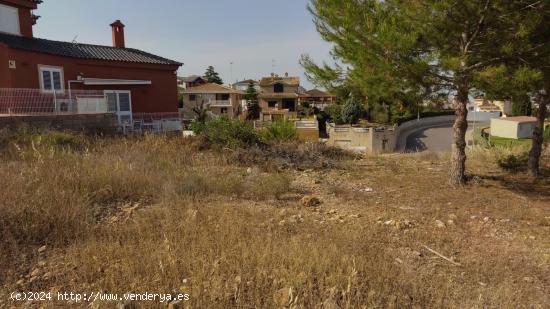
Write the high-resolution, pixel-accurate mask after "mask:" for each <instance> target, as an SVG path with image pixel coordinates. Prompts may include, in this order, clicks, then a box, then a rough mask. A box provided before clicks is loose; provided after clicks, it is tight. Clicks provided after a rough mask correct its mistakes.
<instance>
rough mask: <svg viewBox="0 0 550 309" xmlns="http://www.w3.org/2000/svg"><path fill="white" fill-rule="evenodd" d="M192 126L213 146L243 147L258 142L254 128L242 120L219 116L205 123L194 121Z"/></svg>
mask: <svg viewBox="0 0 550 309" xmlns="http://www.w3.org/2000/svg"><path fill="white" fill-rule="evenodd" d="M191 127H192V129H193V131H194V132H195V134H197V135H199V136H200V137H202V138H204V140H205V141H206V142H207V143H208V144H209V145H212V146H223V147H241V146H247V145H253V144H256V143H258V137H257V135H256V133H255V132H254V128H252V126H251V125H250V124H248V123H246V122H244V121H242V120H230V119H227V118H225V117H219V118H214V119H210V120H207V121H206V122H205V123H204V124H201V123H198V122H197V123H193V124H192V126H191Z"/></svg>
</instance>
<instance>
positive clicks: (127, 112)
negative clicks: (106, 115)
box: [103, 90, 133, 125]
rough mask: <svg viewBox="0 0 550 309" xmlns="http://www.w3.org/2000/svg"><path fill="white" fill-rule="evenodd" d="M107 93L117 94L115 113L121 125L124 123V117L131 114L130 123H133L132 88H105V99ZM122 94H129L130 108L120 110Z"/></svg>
mask: <svg viewBox="0 0 550 309" xmlns="http://www.w3.org/2000/svg"><path fill="white" fill-rule="evenodd" d="M107 93H112V94H115V95H116V106H115V109H116V110H115V114H116V115H117V121H118V124H119V125H122V117H124V116H130V123H133V106H132V105H133V102H132V91H130V90H104V91H103V94H104V95H105V100H107ZM120 94H128V99H129V100H130V110H129V111H121V110H120V99H119V95H120Z"/></svg>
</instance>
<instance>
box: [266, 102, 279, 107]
mask: <svg viewBox="0 0 550 309" xmlns="http://www.w3.org/2000/svg"><path fill="white" fill-rule="evenodd" d="M267 107H269V108H276V107H277V101H269V102H267Z"/></svg>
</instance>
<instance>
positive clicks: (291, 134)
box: [259, 119, 298, 142]
mask: <svg viewBox="0 0 550 309" xmlns="http://www.w3.org/2000/svg"><path fill="white" fill-rule="evenodd" d="M259 135H260V139H261V140H262V141H264V142H270V141H278V142H281V141H292V140H295V139H297V137H298V134H297V133H296V127H295V126H294V123H293V122H292V121H289V120H286V119H284V120H277V121H274V122H273V123H271V124H270V125H269V126H267V127H265V128H263V129H262V130H261V131H260V132H259Z"/></svg>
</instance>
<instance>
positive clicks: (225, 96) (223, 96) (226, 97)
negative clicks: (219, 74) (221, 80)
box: [222, 93, 229, 101]
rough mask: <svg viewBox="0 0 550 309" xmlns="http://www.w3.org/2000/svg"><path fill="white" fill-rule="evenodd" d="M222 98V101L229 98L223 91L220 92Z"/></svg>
mask: <svg viewBox="0 0 550 309" xmlns="http://www.w3.org/2000/svg"><path fill="white" fill-rule="evenodd" d="M222 100H223V101H227V100H229V94H227V93H223V94H222Z"/></svg>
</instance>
